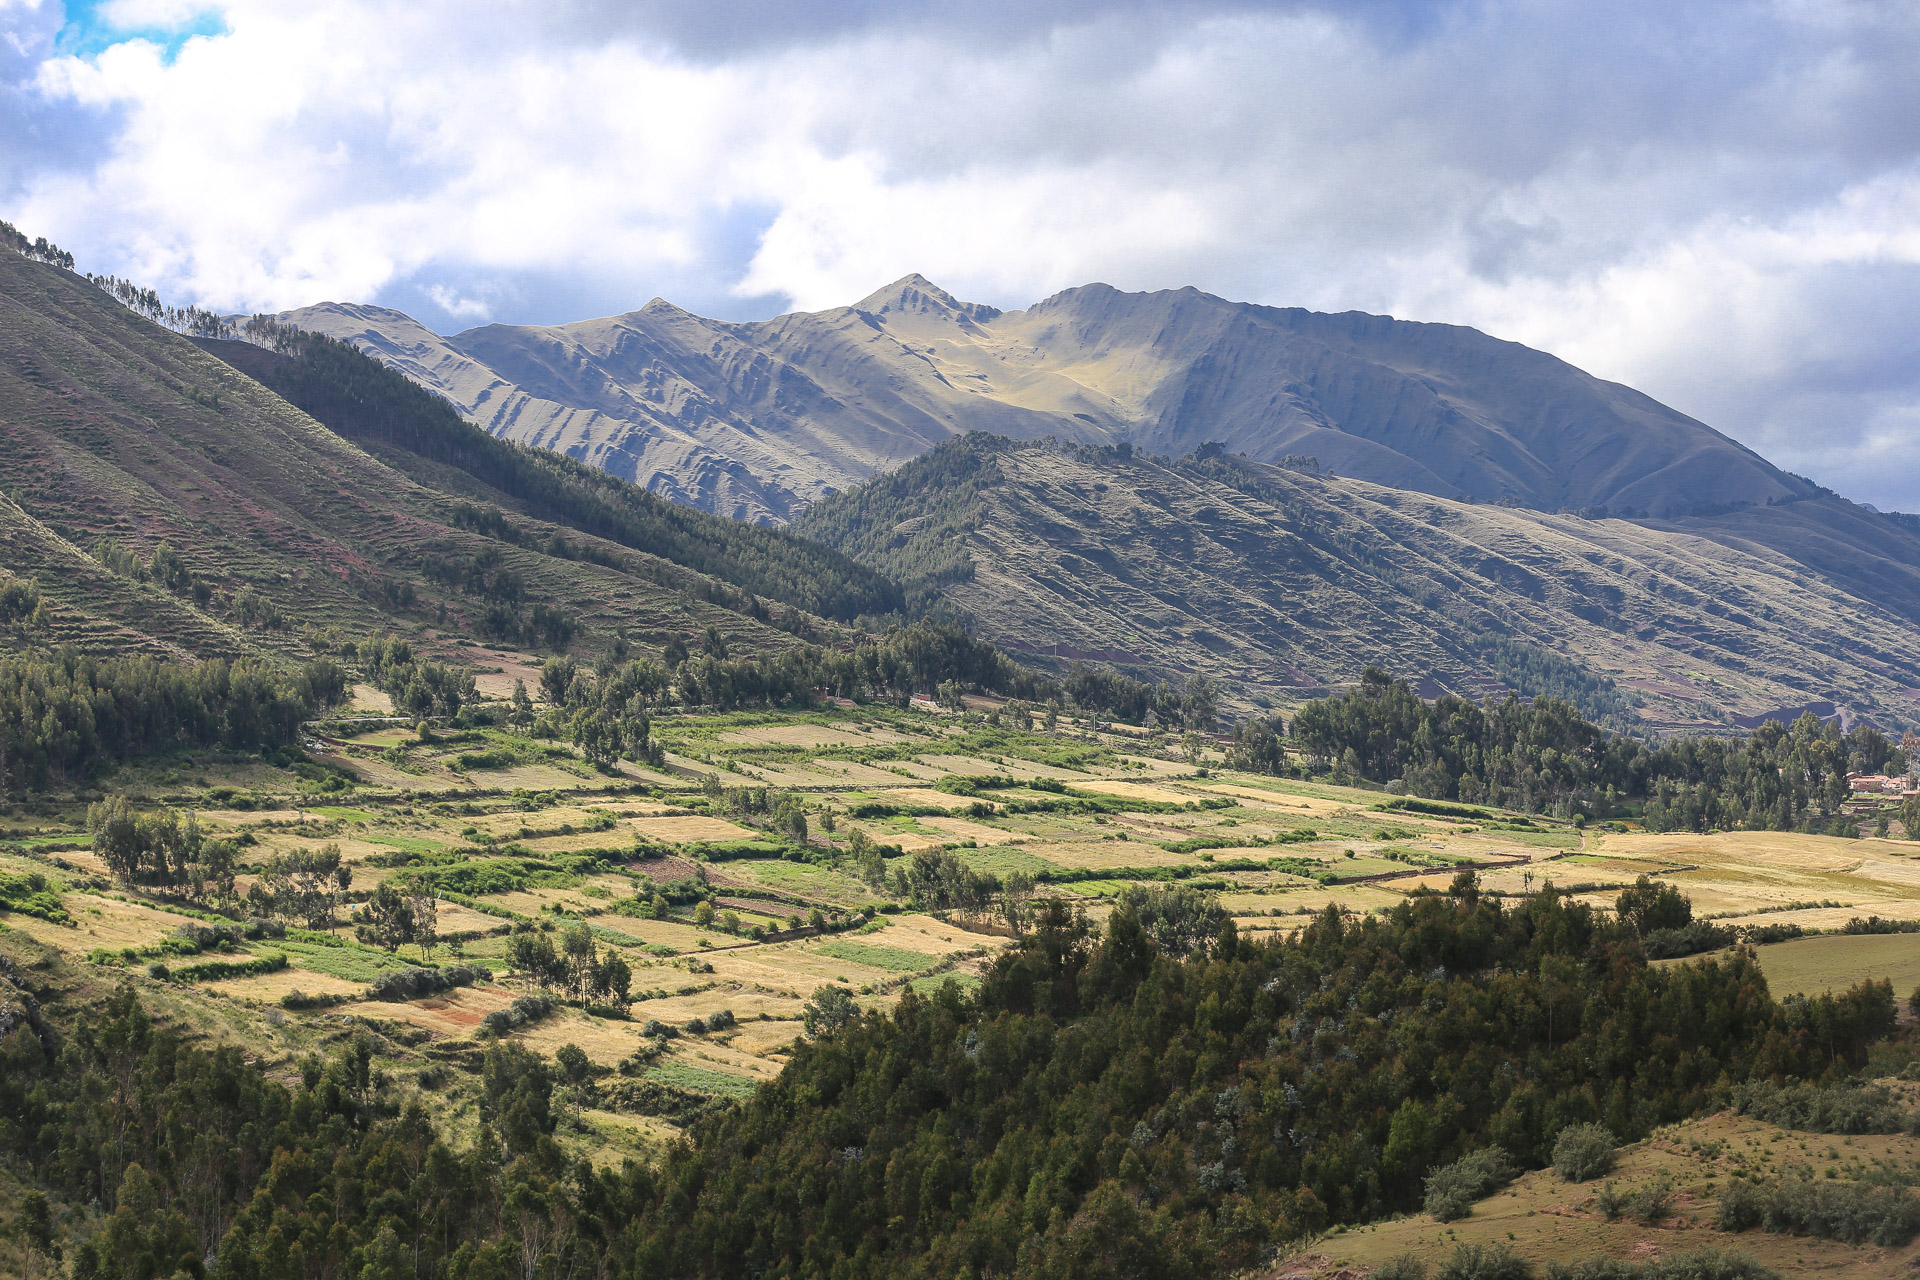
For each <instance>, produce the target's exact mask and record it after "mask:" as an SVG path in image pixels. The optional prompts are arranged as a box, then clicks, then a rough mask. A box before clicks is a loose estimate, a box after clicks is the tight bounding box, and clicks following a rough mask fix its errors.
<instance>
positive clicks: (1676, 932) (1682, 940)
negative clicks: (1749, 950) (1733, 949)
mask: <svg viewBox="0 0 1920 1280" xmlns="http://www.w3.org/2000/svg"><path fill="white" fill-rule="evenodd" d="M1739 936H1740V935H1739V932H1738V931H1737V930H1735V929H1732V928H1729V927H1727V926H1725V925H1717V924H1710V923H1708V922H1707V921H1705V920H1695V921H1694V922H1693V923H1692V924H1689V925H1686V926H1684V927H1683V928H1679V929H1655V930H1653V932H1651V933H1649V934H1648V935H1647V936H1646V938H1645V939H1644V940H1643V944H1642V945H1644V946H1645V947H1646V950H1647V959H1649V960H1671V959H1673V958H1675V957H1676V956H1697V955H1699V954H1700V953H1701V952H1703V951H1718V950H1719V949H1720V948H1722V947H1730V946H1732V945H1733V944H1734V943H1735V942H1736V941H1737V940H1738V939H1739Z"/></svg>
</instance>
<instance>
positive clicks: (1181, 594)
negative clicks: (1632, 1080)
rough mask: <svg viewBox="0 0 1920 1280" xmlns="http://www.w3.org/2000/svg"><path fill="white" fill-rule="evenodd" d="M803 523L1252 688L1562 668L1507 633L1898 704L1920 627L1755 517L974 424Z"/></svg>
mask: <svg viewBox="0 0 1920 1280" xmlns="http://www.w3.org/2000/svg"><path fill="white" fill-rule="evenodd" d="M1796 505H1800V504H1796ZM797 527H798V528H799V530H800V531H801V532H804V533H807V534H809V535H810V536H814V537H818V538H820V539H822V540H824V541H827V542H829V543H830V544H832V545H835V546H839V547H841V548H843V549H846V550H848V551H851V552H853V553H854V554H855V555H857V556H861V557H863V558H866V559H868V560H869V561H870V562H871V563H873V564H874V565H876V566H877V567H880V568H883V569H885V570H887V571H888V572H889V573H891V574H893V575H894V576H895V577H897V578H898V579H900V580H901V581H902V582H904V583H906V584H907V587H908V590H909V592H910V594H911V595H912V596H913V597H914V598H915V599H916V600H917V601H918V602H919V603H920V604H921V606H922V607H929V608H938V607H949V608H953V609H956V610H959V611H961V612H964V613H965V614H966V615H968V616H969V617H970V618H971V619H973V621H974V623H975V624H976V625H977V626H978V627H979V629H980V632H981V634H982V635H983V636H985V637H987V638H990V639H992V640H994V641H995V642H996V643H999V644H1001V645H1003V646H1006V647H1009V648H1011V649H1014V650H1017V651H1025V652H1027V653H1030V654H1036V655H1042V656H1046V657H1052V658H1057V659H1060V660H1071V659H1074V658H1077V657H1088V658H1100V659H1106V660H1110V661H1115V662H1120V663H1123V664H1129V665H1132V666H1135V667H1137V668H1138V669H1140V670H1143V671H1145V672H1148V673H1153V674H1158V675H1162V676H1166V677H1168V678H1171V679H1174V680H1178V679H1180V678H1182V677H1183V675H1184V673H1186V672H1190V671H1196V670H1197V671H1203V672H1206V673H1207V674H1209V675H1211V676H1213V677H1215V678H1218V679H1223V680H1227V681H1231V682H1234V683H1236V684H1238V685H1240V686H1241V687H1242V690H1243V696H1244V699H1245V701H1246V702H1247V703H1249V704H1252V705H1259V704H1261V703H1263V702H1273V703H1285V702H1288V701H1291V700H1293V699H1294V698H1297V697H1300V696H1304V695H1307V694H1309V693H1311V692H1314V691H1317V690H1319V689H1321V688H1324V687H1325V686H1327V685H1330V684H1335V683H1339V682H1341V681H1345V680H1350V679H1352V678H1354V677H1355V676H1356V675H1357V674H1358V672H1359V671H1360V669H1361V668H1362V667H1363V666H1365V665H1366V664H1368V663H1380V664H1382V665H1384V666H1386V667H1388V668H1389V669H1391V670H1394V671H1396V672H1399V673H1402V674H1405V675H1409V676H1412V677H1415V678H1418V677H1429V678H1430V679H1431V680H1432V682H1433V684H1434V685H1436V686H1439V687H1445V688H1450V689H1454V690H1457V691H1460V692H1464V693H1469V694H1474V693H1480V692H1485V691H1490V690H1493V689H1496V688H1500V687H1510V688H1511V687H1519V688H1520V689H1521V691H1522V692H1528V693H1539V692H1555V691H1556V690H1554V689H1551V688H1548V687H1545V686H1540V687H1534V688H1528V687H1526V684H1525V683H1524V681H1521V680H1519V679H1517V677H1516V675H1515V673H1514V671H1513V666H1514V663H1515V661H1516V659H1515V657H1514V655H1515V653H1516V652H1517V653H1519V654H1520V655H1522V657H1523V658H1526V659H1531V660H1532V661H1533V662H1534V664H1535V665H1536V666H1539V665H1542V664H1544V666H1545V667H1546V668H1549V669H1554V668H1557V669H1558V670H1560V671H1562V672H1565V673H1571V674H1573V675H1576V676H1583V677H1590V678H1594V679H1597V680H1599V681H1602V682H1604V681H1607V680H1611V681H1612V682H1614V683H1615V684H1616V685H1617V687H1618V688H1617V695H1618V696H1620V697H1622V698H1625V699H1626V700H1627V701H1633V700H1635V699H1637V700H1638V701H1639V703H1640V704H1641V705H1640V706H1639V707H1638V708H1637V709H1636V710H1637V714H1636V715H1635V716H1634V717H1632V718H1631V719H1630V720H1629V721H1628V722H1629V723H1635V722H1638V723H1645V724H1656V725H1669V724H1729V723H1731V722H1732V718H1733V717H1734V716H1737V715H1754V714H1758V713H1761V712H1764V711H1770V710H1775V709H1778V708H1782V707H1788V706H1797V705H1800V704H1803V703H1806V702H1808V701H1811V700H1815V699H1826V700H1831V701H1833V702H1835V703H1838V704H1840V705H1844V706H1851V707H1853V708H1855V709H1857V710H1860V711H1863V712H1867V713H1869V714H1874V715H1877V716H1880V717H1881V718H1882V719H1883V720H1884V721H1886V722H1890V723H1902V722H1904V721H1905V720H1907V719H1909V718H1911V715H1912V706H1913V704H1912V702H1911V701H1910V700H1909V698H1908V696H1907V690H1909V689H1911V688H1913V687H1914V686H1916V685H1920V667H1916V663H1915V657H1914V655H1915V653H1916V648H1915V642H1916V641H1917V640H1920V627H1916V626H1915V625H1914V624H1913V623H1911V622H1909V621H1907V620H1905V619H1904V618H1902V617H1900V616H1899V615H1897V614H1896V613H1894V612H1893V611H1891V610H1889V609H1887V608H1884V607H1882V606H1881V605H1879V604H1878V603H1876V602H1874V601H1872V600H1869V599H1865V598H1862V597H1861V596H1857V595H1853V594H1849V593H1848V592H1846V591H1845V590H1843V589H1841V588H1840V587H1837V586H1835V585H1832V584H1831V583H1828V582H1825V581H1822V580H1821V579H1820V578H1818V577H1816V576H1815V575H1814V574H1812V573H1810V572H1808V571H1807V570H1805V569H1804V568H1803V567H1801V566H1798V565H1796V564H1794V563H1792V562H1791V561H1789V560H1787V559H1786V558H1785V557H1783V556H1781V555H1779V554H1778V553H1775V552H1771V551H1769V550H1767V549H1766V548H1765V547H1763V546H1760V545H1759V544H1757V543H1753V542H1748V543H1747V544H1745V545H1744V546H1730V545H1726V544H1723V543H1720V542H1715V541H1712V540H1709V539H1706V538H1702V537H1698V536H1694V535H1693V534H1692V533H1691V532H1689V531H1687V530H1686V529H1685V528H1684V527H1682V526H1675V527H1673V528H1664V529H1663V528H1650V527H1648V526H1647V525H1644V524H1641V523H1637V522H1632V521H1625V520H1593V519H1581V518H1577V517H1569V516H1553V515H1547V514H1543V513H1540V512H1533V511H1525V510H1520V509H1516V508H1509V507H1500V506H1491V505H1476V504H1468V503H1461V502H1452V501H1447V500H1444V499H1438V498H1433V497H1430V496H1428V495H1425V494H1420V493H1413V492H1408V491H1405V490H1396V489H1390V488H1386V487H1383V486H1379V485H1373V484H1367V483H1364V482H1361V481H1357V480H1348V479H1330V478H1325V477H1320V476H1314V475H1309V474H1303V473H1301V472H1298V471H1290V470H1285V469H1282V468H1278V467H1269V466H1261V465H1259V464H1256V463H1250V462H1247V461H1245V460H1242V459H1234V458H1230V457H1225V456H1212V457H1209V458H1207V459H1205V460H1191V459H1190V460H1187V461H1184V462H1180V463H1176V464H1172V465H1162V464H1159V463H1155V462H1152V461H1149V460H1145V459H1142V458H1139V457H1138V456H1133V457H1125V456H1122V455H1120V454H1119V453H1118V452H1117V451H1114V450H1075V449H1068V450H1064V451H1063V450H1062V449H1060V448H1055V447H1048V446H1041V445H1019V444H1016V443H1013V442H1009V441H1006V440H993V439H988V438H984V437H975V438H972V439H969V440H963V441H955V442H951V443H949V444H948V445H946V446H944V447H943V448H941V449H940V450H938V451H936V452H935V453H933V454H930V455H928V456H927V457H925V458H923V459H920V460H917V461H916V462H914V463H911V464H909V465H908V466H906V467H904V468H902V469H900V470H899V471H897V472H895V473H893V474H891V475H889V476H886V477H882V478H880V479H878V480H875V481H874V482H872V483H871V484H870V485H868V486H867V487H865V488H863V489H860V490H858V491H855V492H853V493H850V494H847V495H844V496H842V497H839V498H835V499H831V500H829V501H827V502H823V503H821V504H819V505H817V506H816V507H815V508H814V509H813V511H812V512H810V513H809V515H808V516H807V518H806V519H804V520H803V521H801V522H800V524H799V525H798V526H797ZM1514 646H1519V648H1518V649H1517V650H1516V648H1515V647H1514ZM1549 674H1551V670H1550V671H1549ZM1430 691H1431V690H1430ZM1560 692H1564V690H1560Z"/></svg>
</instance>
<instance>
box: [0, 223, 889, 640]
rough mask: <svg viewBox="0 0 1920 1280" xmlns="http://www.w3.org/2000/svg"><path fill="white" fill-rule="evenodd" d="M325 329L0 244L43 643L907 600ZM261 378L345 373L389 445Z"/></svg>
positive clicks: (782, 634)
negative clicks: (127, 294) (528, 430)
mask: <svg viewBox="0 0 1920 1280" xmlns="http://www.w3.org/2000/svg"><path fill="white" fill-rule="evenodd" d="M321 341H322V340H317V339H316V340H314V341H313V342H310V343H308V344H306V345H305V346H301V345H299V344H295V345H294V346H293V347H290V348H289V351H291V352H292V354H287V353H278V354H276V353H274V352H268V351H263V350H260V349H259V348H256V347H251V346H247V345H246V344H241V343H203V344H199V345H197V344H196V342H195V341H194V340H190V339H188V338H186V337H182V336H180V335H178V334H175V333H172V332H170V331H169V330H167V329H164V328H162V327H160V326H159V325H156V324H154V323H152V322H151V321H149V320H146V319H143V318H141V317H140V316H137V315H135V314H133V313H132V312H130V311H128V310H127V309H126V308H124V307H123V306H121V305H120V304H119V303H117V302H116V301H114V300H113V299H112V298H111V297H109V296H108V295H107V294H106V293H104V292H102V291H101V290H100V289H98V288H96V287H95V286H94V285H93V284H91V283H89V282H88V281H87V280H86V279H85V278H84V277H81V276H77V275H75V274H73V273H72V272H70V271H66V270H62V269H60V268H59V267H56V266H52V265H48V264H46V263H41V262H34V261H29V260H28V259H26V258H24V257H21V256H19V255H17V254H14V253H0V488H4V500H0V545H4V547H5V555H6V559H5V567H6V569H7V570H8V571H9V572H10V574H11V575H13V576H15V577H20V578H28V579H31V580H32V581H33V583H34V584H36V585H37V589H38V591H39V592H40V596H41V598H42V599H43V600H44V601H45V602H46V605H47V609H46V614H45V616H44V618H43V620H42V624H41V625H40V628H39V629H37V630H36V631H35V632H34V634H32V635H31V636H30V637H28V643H30V644H32V645H34V646H37V647H44V648H51V647H56V646H60V645H69V644H71V645H74V646H76V647H79V648H81V649H83V650H88V651H91V652H96V653H131V652H149V653H153V654H155V655H163V656H174V657H188V658H198V657H213V656H243V655H248V654H256V655H263V656H264V655H271V654H282V655H297V654H299V653H302V652H306V651H308V643H309V640H308V635H309V632H310V631H311V630H312V629H327V628H335V629H338V631H339V632H340V633H342V634H344V635H348V636H351V635H356V634H362V635H364V634H377V633H379V632H382V631H388V630H397V631H401V632H403V633H423V632H425V630H426V629H428V628H431V633H432V634H435V635H440V636H445V637H449V638H451V637H478V638H481V639H487V640H493V641H497V642H501V643H511V644H523V645H539V646H542V647H555V646H560V645H565V644H568V643H571V644H574V645H576V646H579V647H581V648H583V649H584V650H585V651H586V652H589V653H593V652H602V651H605V650H607V649H608V648H613V647H617V642H618V641H619V639H620V638H621V637H623V636H631V637H632V638H634V639H636V640H645V641H650V642H652V643H662V642H664V640H665V639H667V638H669V637H673V636H680V635H685V634H688V633H690V632H700V631H703V630H704V629H705V628H706V627H707V626H708V625H714V626H717V627H718V628H719V629H720V630H721V632H722V633H723V634H724V635H725V636H726V637H727V639H728V642H729V643H730V644H731V645H734V646H736V647H740V648H742V649H743V650H745V651H754V650H772V649H781V648H786V647H789V646H791V645H793V644H794V643H795V639H794V635H795V634H800V633H804V634H815V633H818V632H820V631H821V630H822V628H823V626H824V624H822V623H821V621H820V619H819V618H818V617H816V616H814V615H813V614H812V612H811V610H812V609H814V608H818V609H821V610H822V611H826V612H840V613H845V614H851V613H856V612H861V611H863V610H870V609H874V608H881V609H884V608H885V607H886V606H887V605H888V603H889V602H890V600H891V598H892V597H891V595H890V594H889V593H890V592H891V590H892V588H891V587H890V585H889V584H887V583H885V582H884V580H882V579H880V578H879V577H878V576H877V575H875V574H874V573H872V572H871V571H869V570H866V569H863V568H861V567H860V566H858V565H855V564H853V563H852V562H851V561H849V560H847V559H846V558H845V557H844V556H841V555H839V554H838V553H835V552H831V551H827V550H825V549H823V548H820V547H817V546H813V545H811V544H807V543H803V542H801V541H800V540H799V539H796V538H794V537H792V536H791V535H788V534H785V533H779V532H776V531H772V530H765V529H754V528H750V527H746V526H742V525H739V524H737V523H735V522H733V521H729V520H725V519H722V518H719V517H716V516H712V515H708V514H705V513H701V512H697V511H691V510H688V509H685V508H681V507H674V506H672V505H670V504H668V503H665V502H662V501H661V500H659V499H657V498H654V497H652V496H651V495H647V494H644V493H641V492H639V491H637V490H634V489H632V488H631V487H630V486H625V485H622V484H620V483H619V482H618V481H615V480H612V479H610V478H608V477H605V476H603V475H600V474H598V473H595V472H592V471H590V470H588V469H586V468H582V467H577V466H576V465H575V464H569V463H566V462H565V461H564V460H561V459H547V458H545V456H544V455H538V454H531V453H528V452H527V451H525V450H519V449H516V448H514V447H512V446H509V445H506V444H503V443H502V442H500V441H497V440H494V439H492V438H491V437H488V436H487V435H485V433H483V432H481V431H479V430H478V429H476V428H474V427H472V426H470V425H469V424H466V423H464V422H462V421H460V420H459V419H458V418H457V417H456V416H455V415H453V414H452V413H451V412H450V411H449V410H448V409H447V408H446V406H445V405H444V403H442V402H440V401H439V400H437V399H436V398H435V397H431V396H428V395H426V394H425V393H423V392H421V391H419V390H418V389H417V388H416V387H414V386H412V385H411V384H410V383H407V382H406V381H405V380H404V379H402V378H400V377H399V376H398V375H396V374H394V373H392V372H391V371H389V370H386V369H384V368H382V367H381V366H379V365H378V364H377V363H375V362H373V361H370V360H367V359H365V358H364V357H362V356H360V355H358V354H356V353H353V352H351V351H350V350H349V349H347V348H345V347H344V346H341V345H339V344H332V350H331V352H330V351H329V349H327V348H325V347H323V346H320V345H318V344H319V343H320V342H321ZM203 347H212V348H214V349H216V350H223V351H224V352H225V353H226V354H228V355H230V356H231V357H232V363H229V362H228V361H226V360H222V359H219V358H216V356H215V355H214V354H210V353H209V351H208V350H205V349H203ZM342 356H344V357H350V358H349V359H345V360H342V359H339V358H335V357H342ZM330 358H331V359H332V363H331V364H326V363H325V362H326V361H327V360H328V359H330ZM316 361H318V362H321V363H320V365H316V363H315V362H316ZM236 365H238V366H240V367H239V368H236V367H235V366H236ZM356 365H357V366H358V368H357V369H356V368H355V367H354V366H356ZM316 368H318V370H319V377H318V378H317V379H315V378H307V379H306V380H304V381H303V376H302V375H303V370H304V371H306V372H307V373H312V372H313V371H314V369H316ZM241 369H249V370H251V371H253V372H257V373H259V374H260V375H261V376H262V377H265V378H267V379H269V380H277V381H279V382H280V383H281V384H282V385H285V386H287V387H288V389H289V391H290V392H295V393H301V392H307V391H312V390H313V383H314V382H316V381H317V382H320V383H324V384H325V385H326V386H328V387H330V388H332V391H333V393H334V394H333V396H332V398H331V399H328V398H327V397H325V396H320V397H318V398H317V399H316V400H315V408H316V410H317V411H319V412H324V413H327V414H328V415H329V416H330V417H332V418H333V419H334V422H335V424H336V425H337V426H338V427H339V428H340V430H341V431H345V432H347V433H348V434H350V435H351V434H357V435H358V436H361V437H364V438H365V439H366V441H367V447H364V448H363V447H361V446H360V445H359V444H357V443H354V442H352V441H350V440H349V439H347V438H345V436H343V435H342V434H340V433H339V432H338V431H336V430H334V429H329V426H327V425H323V424H322V423H321V422H319V421H316V420H315V418H314V417H312V416H309V415H308V414H307V413H306V412H303V411H302V410H301V409H300V408H298V407H296V406H295V405H294V404H292V403H289V401H288V400H287V399H285V398H283V397H282V396H281V395H279V394H276V393H275V392H274V391H273V390H270V389H269V388H268V387H267V386H265V385H262V383H261V382H260V381H258V380H256V378H254V377H252V376H249V375H248V374H247V373H243V372H242V371H241ZM163 547H164V548H166V550H163ZM769 599H771V600H774V601H784V602H785V603H783V604H780V605H779V606H778V607H777V608H770V607H769V605H768V603H767V601H768V600H769ZM775 623H777V624H779V625H777V626H776V625H773V624H775Z"/></svg>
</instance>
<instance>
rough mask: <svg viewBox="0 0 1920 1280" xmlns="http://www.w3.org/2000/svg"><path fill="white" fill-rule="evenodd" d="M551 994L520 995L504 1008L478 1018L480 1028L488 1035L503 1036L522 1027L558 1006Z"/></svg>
mask: <svg viewBox="0 0 1920 1280" xmlns="http://www.w3.org/2000/svg"><path fill="white" fill-rule="evenodd" d="M559 1007H560V1006H559V1003H558V1002H557V1001H555V1000H554V998H553V997H552V996H521V997H520V998H519V999H518V1000H515V1001H514V1002H513V1003H512V1004H510V1005H508V1006H507V1007H506V1008H504V1009H495V1010H494V1011H493V1012H492V1013H490V1014H488V1015H487V1016H486V1017H484V1018H482V1019H480V1028H481V1030H482V1031H484V1032H486V1033H487V1034H488V1035H492V1036H503V1035H506V1034H507V1033H508V1032H509V1031H512V1030H513V1029H515V1028H516V1027H524V1026H527V1025H528V1024H530V1023H534V1022H538V1021H540V1019H542V1018H544V1017H546V1016H547V1015H548V1014H550V1013H552V1012H553V1011H554V1010H555V1009H557V1008H559Z"/></svg>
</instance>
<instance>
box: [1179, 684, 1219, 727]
mask: <svg viewBox="0 0 1920 1280" xmlns="http://www.w3.org/2000/svg"><path fill="white" fill-rule="evenodd" d="M1180 721H1181V723H1182V724H1184V725H1185V726H1186V727H1187V728H1189V729H1197V730H1199V731H1200V732H1202V733H1212V732H1213V731H1214V729H1215V728H1216V727H1217V726H1218V724H1219V721H1220V687H1219V686H1218V685H1216V684H1214V682H1213V681H1211V680H1209V679H1207V677H1206V676H1204V675H1201V674H1200V673H1199V672H1198V671H1196V672H1194V673H1193V674H1192V675H1190V676H1188V677H1187V687H1186V689H1185V691H1184V692H1182V693H1181V695H1180Z"/></svg>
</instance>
